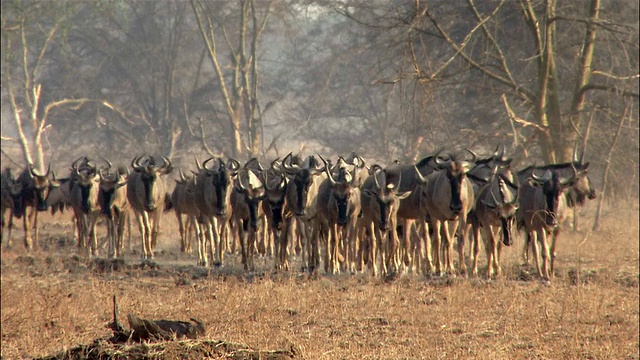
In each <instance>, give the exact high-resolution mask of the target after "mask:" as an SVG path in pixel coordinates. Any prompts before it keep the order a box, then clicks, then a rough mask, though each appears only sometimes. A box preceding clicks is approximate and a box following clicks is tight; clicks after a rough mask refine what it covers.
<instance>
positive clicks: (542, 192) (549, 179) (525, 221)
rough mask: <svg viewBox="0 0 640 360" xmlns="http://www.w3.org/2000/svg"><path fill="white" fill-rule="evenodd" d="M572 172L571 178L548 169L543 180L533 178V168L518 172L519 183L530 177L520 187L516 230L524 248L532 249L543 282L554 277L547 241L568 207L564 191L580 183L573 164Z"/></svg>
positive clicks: (553, 244)
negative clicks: (526, 174)
mask: <svg viewBox="0 0 640 360" xmlns="http://www.w3.org/2000/svg"><path fill="white" fill-rule="evenodd" d="M571 168H572V171H573V174H571V176H570V177H566V176H563V175H561V174H560V171H559V170H558V169H554V168H553V167H549V168H547V169H546V170H545V172H544V174H543V176H538V175H536V172H535V166H534V167H529V168H526V169H524V170H521V171H520V172H518V177H519V178H520V179H521V181H522V178H524V172H525V171H528V172H529V174H530V175H529V178H528V179H527V178H525V181H523V184H522V185H521V187H520V193H519V198H520V208H519V209H518V213H517V222H518V228H519V229H524V230H525V232H526V237H527V241H526V244H527V246H528V244H529V243H531V244H532V246H533V254H534V256H535V260H536V268H537V270H538V275H540V277H541V278H542V280H543V281H548V280H549V279H550V274H553V258H551V259H549V258H550V257H551V254H550V249H549V241H548V240H547V238H548V236H549V235H550V233H551V232H553V231H555V229H556V228H558V226H559V224H560V222H561V221H560V220H561V219H562V217H563V216H564V213H565V211H566V207H567V201H566V193H567V190H568V189H569V188H570V187H571V186H574V185H575V184H576V183H577V181H578V180H579V178H578V172H577V170H576V168H575V167H574V166H573V164H571ZM538 242H540V244H541V245H542V261H543V268H542V269H541V267H540V262H539V260H538ZM551 247H552V248H553V250H551V251H552V252H555V241H554V240H552V244H551ZM549 262H551V269H549Z"/></svg>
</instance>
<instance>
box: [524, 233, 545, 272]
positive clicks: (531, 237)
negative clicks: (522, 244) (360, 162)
mask: <svg viewBox="0 0 640 360" xmlns="http://www.w3.org/2000/svg"><path fill="white" fill-rule="evenodd" d="M537 234H538V232H537V231H536V230H532V231H531V232H530V233H528V234H527V238H528V239H529V241H531V245H532V246H533V256H534V258H535V262H536V269H537V270H538V276H540V277H541V278H542V277H543V274H542V268H541V266H540V256H539V252H540V247H539V245H538V235H537Z"/></svg>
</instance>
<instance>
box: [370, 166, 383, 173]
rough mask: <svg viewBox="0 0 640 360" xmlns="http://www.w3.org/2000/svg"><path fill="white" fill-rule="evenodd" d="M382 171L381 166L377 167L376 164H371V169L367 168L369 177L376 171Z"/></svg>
mask: <svg viewBox="0 0 640 360" xmlns="http://www.w3.org/2000/svg"><path fill="white" fill-rule="evenodd" d="M379 170H382V166H380V165H378V164H373V165H371V167H370V168H369V171H368V172H369V175H373V174H375V173H376V172H377V171H379Z"/></svg>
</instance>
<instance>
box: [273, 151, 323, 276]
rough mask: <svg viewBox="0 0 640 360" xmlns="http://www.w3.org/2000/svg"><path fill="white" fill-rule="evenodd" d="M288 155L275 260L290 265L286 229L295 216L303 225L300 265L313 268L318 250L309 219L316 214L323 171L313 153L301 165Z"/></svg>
mask: <svg viewBox="0 0 640 360" xmlns="http://www.w3.org/2000/svg"><path fill="white" fill-rule="evenodd" d="M291 156H292V154H291V153H289V154H288V155H287V156H286V157H285V158H284V159H283V161H282V166H283V169H284V170H285V172H286V173H287V175H288V176H290V180H289V182H288V183H287V190H286V202H285V209H284V215H283V218H284V222H283V229H282V231H281V233H280V241H279V242H280V250H279V255H280V259H277V260H276V268H279V269H284V270H288V269H289V260H288V259H287V245H288V233H289V229H290V228H291V226H292V223H293V221H294V220H295V221H297V225H298V226H301V227H302V228H301V229H300V230H301V234H302V236H303V250H302V251H303V256H302V257H303V268H305V267H306V268H307V269H308V270H309V271H314V270H315V269H316V268H317V267H318V265H319V264H320V253H319V249H318V247H317V242H316V241H314V240H313V239H311V236H312V234H311V230H312V229H311V219H313V218H314V217H315V215H316V210H317V208H316V200H317V198H316V195H317V193H318V188H319V187H320V184H321V183H322V181H323V180H324V179H325V177H326V174H325V173H324V169H323V167H322V166H320V164H319V163H318V161H317V160H316V159H315V157H313V156H309V157H308V158H307V159H306V160H305V161H304V162H303V164H302V165H301V166H300V165H296V164H292V163H291ZM305 254H306V256H305Z"/></svg>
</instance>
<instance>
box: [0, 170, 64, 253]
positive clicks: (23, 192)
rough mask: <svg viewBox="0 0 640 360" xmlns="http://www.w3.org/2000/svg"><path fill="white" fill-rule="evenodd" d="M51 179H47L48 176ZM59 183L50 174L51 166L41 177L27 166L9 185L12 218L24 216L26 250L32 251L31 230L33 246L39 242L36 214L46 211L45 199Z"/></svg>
mask: <svg viewBox="0 0 640 360" xmlns="http://www.w3.org/2000/svg"><path fill="white" fill-rule="evenodd" d="M50 174H51V175H52V178H51V179H49V175H50ZM58 186H59V183H58V182H57V180H56V178H55V174H53V173H52V172H51V164H49V167H48V168H47V172H46V173H45V174H44V175H41V174H40V173H38V172H37V171H36V170H35V166H34V165H32V164H28V165H27V168H26V169H24V170H23V171H22V173H20V175H19V176H18V178H17V179H16V180H15V181H14V182H13V184H11V185H10V188H11V189H12V191H11V198H12V202H13V216H15V217H16V218H17V219H20V218H22V217H23V216H24V219H23V220H24V245H25V248H26V249H27V250H33V248H34V243H33V238H32V236H31V229H32V228H33V229H34V230H35V246H36V247H37V246H38V242H39V229H38V212H40V211H46V210H47V209H48V203H47V197H48V196H49V192H50V191H51V189H52V188H55V187H58Z"/></svg>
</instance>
